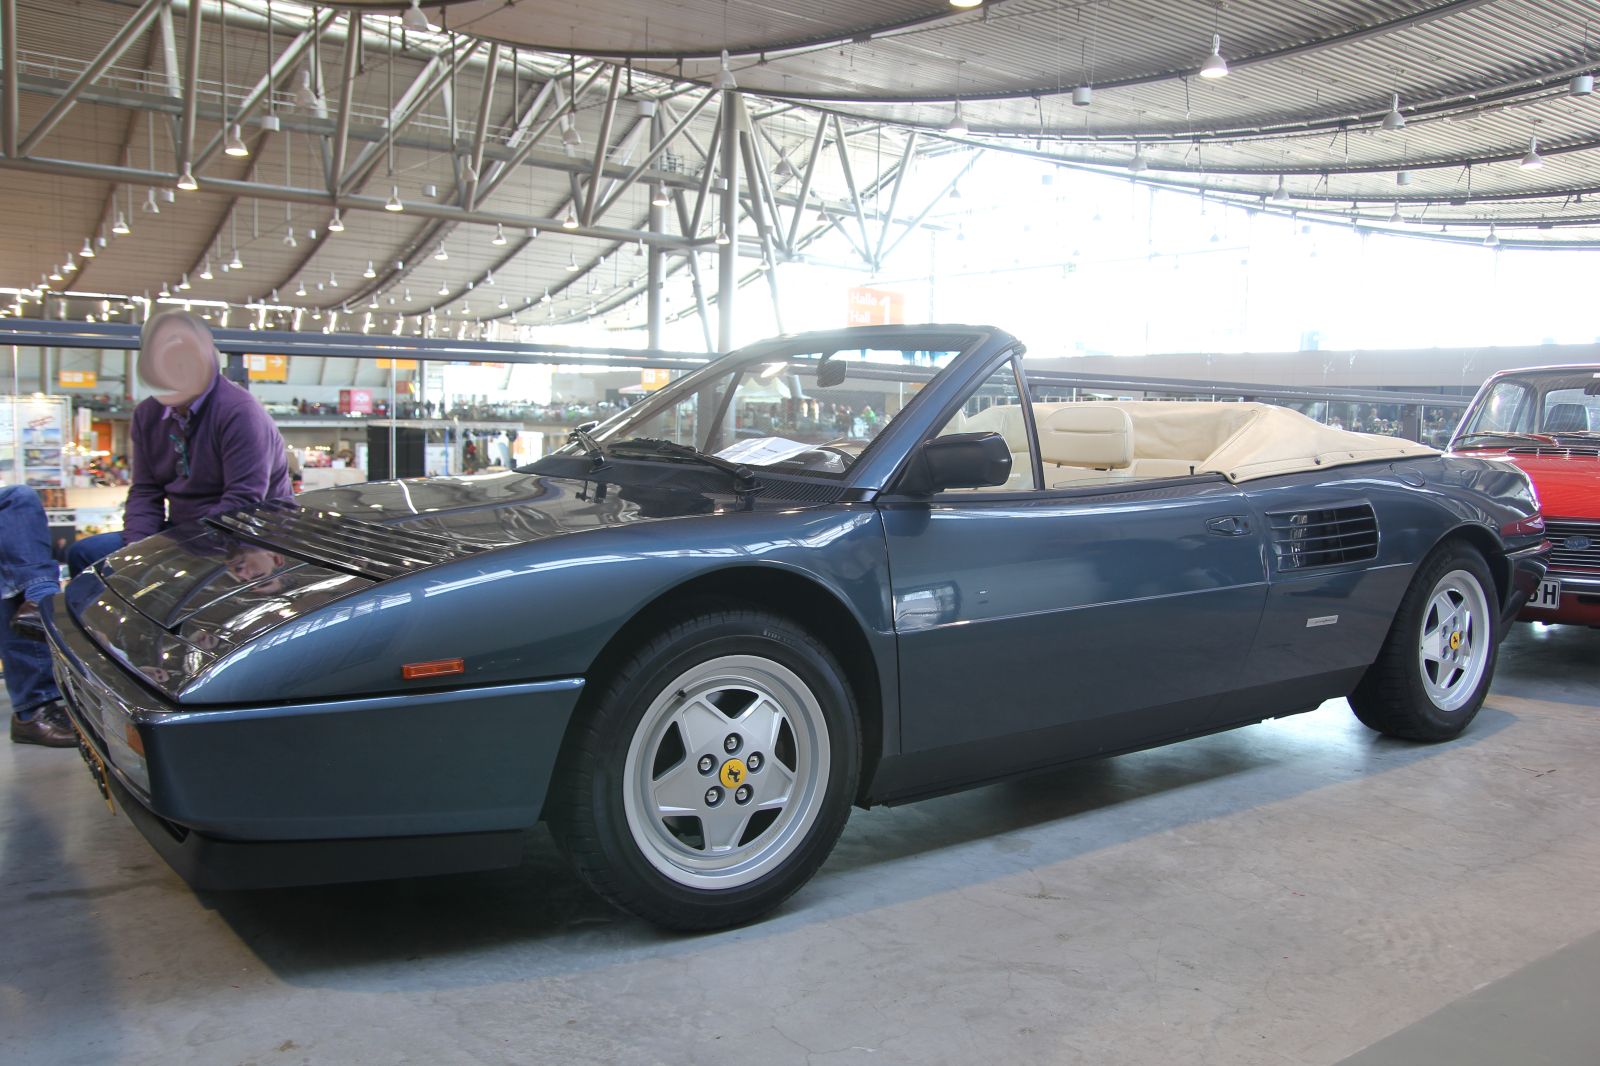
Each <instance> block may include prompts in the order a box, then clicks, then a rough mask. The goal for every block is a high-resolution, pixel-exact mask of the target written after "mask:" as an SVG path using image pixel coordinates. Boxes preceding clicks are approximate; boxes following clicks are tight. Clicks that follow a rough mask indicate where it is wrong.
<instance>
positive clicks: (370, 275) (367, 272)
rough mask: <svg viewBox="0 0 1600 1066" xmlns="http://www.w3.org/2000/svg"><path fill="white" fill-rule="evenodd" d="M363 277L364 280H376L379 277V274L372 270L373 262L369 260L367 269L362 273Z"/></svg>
mask: <svg viewBox="0 0 1600 1066" xmlns="http://www.w3.org/2000/svg"><path fill="white" fill-rule="evenodd" d="M361 276H362V277H364V278H375V277H377V276H378V272H377V271H376V270H373V269H372V260H370V259H368V260H367V269H365V270H363V271H362V272H361Z"/></svg>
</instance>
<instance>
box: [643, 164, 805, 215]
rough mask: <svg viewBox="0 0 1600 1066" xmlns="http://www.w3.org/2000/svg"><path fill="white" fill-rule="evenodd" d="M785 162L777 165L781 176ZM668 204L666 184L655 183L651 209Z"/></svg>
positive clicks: (651, 195)
mask: <svg viewBox="0 0 1600 1066" xmlns="http://www.w3.org/2000/svg"><path fill="white" fill-rule="evenodd" d="M787 162H788V160H787V159H785V160H784V161H783V163H779V164H778V169H779V172H780V174H781V172H782V170H783V164H784V163H787ZM670 203H672V201H671V200H669V199H668V198H667V183H666V182H664V181H658V182H656V188H655V192H653V193H651V194H650V204H651V206H652V207H666V206H667V205H668V204H670Z"/></svg>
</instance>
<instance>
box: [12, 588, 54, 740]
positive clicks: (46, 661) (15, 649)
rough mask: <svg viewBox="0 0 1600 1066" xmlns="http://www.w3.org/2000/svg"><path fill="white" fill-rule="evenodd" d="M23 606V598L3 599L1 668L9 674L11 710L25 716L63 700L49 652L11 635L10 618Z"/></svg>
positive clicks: (36, 642) (24, 638)
mask: <svg viewBox="0 0 1600 1066" xmlns="http://www.w3.org/2000/svg"><path fill="white" fill-rule="evenodd" d="M21 605H22V597H21V596H7V597H6V598H5V599H0V665H4V667H5V671H6V695H8V696H10V697H11V709H12V710H13V711H15V712H16V713H18V714H26V713H27V712H29V711H31V710H33V709H34V708H35V707H38V706H40V705H41V704H45V703H49V702H50V701H51V700H59V699H60V698H61V690H60V689H58V688H56V679H55V673H54V671H52V670H51V668H50V648H49V647H48V646H47V645H45V644H43V643H41V642H40V641H37V640H29V639H28V638H26V637H19V636H17V635H16V634H15V633H13V632H11V616H12V615H14V614H16V613H17V608H18V607H19V606H21Z"/></svg>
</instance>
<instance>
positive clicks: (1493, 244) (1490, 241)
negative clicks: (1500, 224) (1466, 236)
mask: <svg viewBox="0 0 1600 1066" xmlns="http://www.w3.org/2000/svg"><path fill="white" fill-rule="evenodd" d="M1483 246H1484V247H1485V248H1498V247H1500V238H1499V237H1496V236H1495V233H1494V224H1493V223H1490V224H1489V235H1488V236H1487V237H1485V238H1484V239H1483Z"/></svg>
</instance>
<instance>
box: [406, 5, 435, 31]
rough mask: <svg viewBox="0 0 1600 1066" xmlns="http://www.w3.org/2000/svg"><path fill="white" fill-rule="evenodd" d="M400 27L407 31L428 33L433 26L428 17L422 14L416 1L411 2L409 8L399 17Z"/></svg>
mask: <svg viewBox="0 0 1600 1066" xmlns="http://www.w3.org/2000/svg"><path fill="white" fill-rule="evenodd" d="M400 25H402V26H404V27H405V28H406V29H408V30H421V31H423V32H430V31H432V29H433V24H432V23H430V22H429V21H428V16H427V15H424V14H423V13H422V8H421V7H420V6H419V3H418V0H411V6H410V7H408V8H406V13H405V14H404V15H401V16H400Z"/></svg>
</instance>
